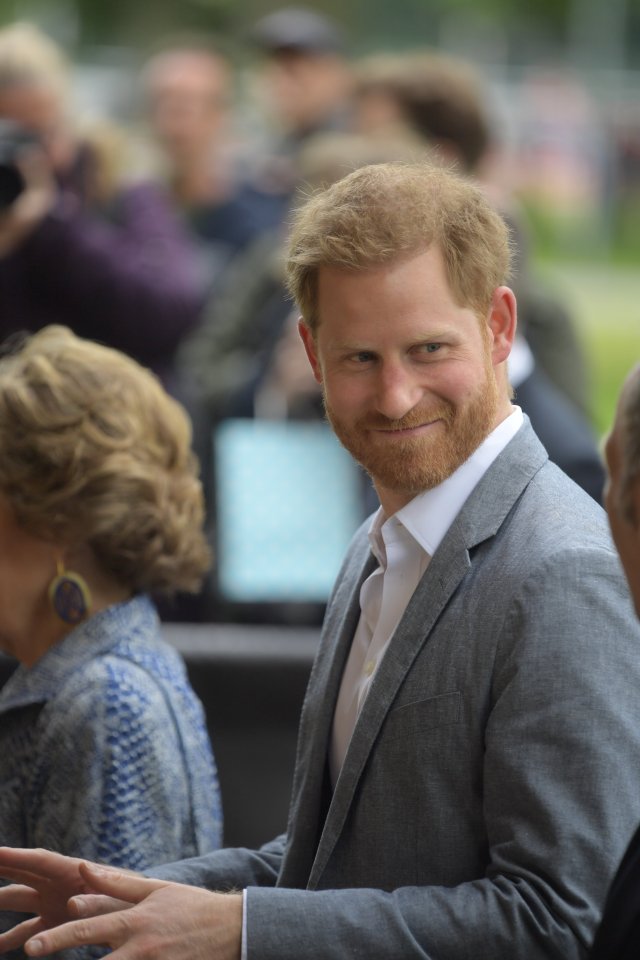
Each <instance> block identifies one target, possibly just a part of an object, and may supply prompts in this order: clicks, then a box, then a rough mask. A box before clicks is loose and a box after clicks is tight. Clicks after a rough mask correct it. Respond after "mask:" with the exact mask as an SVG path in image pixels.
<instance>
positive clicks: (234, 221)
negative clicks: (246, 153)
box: [142, 37, 284, 295]
mask: <svg viewBox="0 0 640 960" xmlns="http://www.w3.org/2000/svg"><path fill="white" fill-rule="evenodd" d="M142 82H143V90H144V97H145V107H146V114H147V117H148V121H149V124H150V127H151V134H152V136H153V138H154V140H155V141H156V143H157V144H158V146H159V147H160V150H161V163H162V165H163V167H164V176H165V180H166V182H167V185H168V188H169V191H170V194H171V197H172V199H173V200H174V202H175V204H176V207H177V209H178V210H179V211H180V212H181V214H182V215H183V216H184V219H185V220H186V222H187V225H188V227H189V230H190V232H191V233H192V235H193V236H195V237H196V238H197V239H198V240H199V241H200V243H199V248H200V251H201V254H202V256H203V259H204V263H205V266H206V271H207V277H208V282H209V288H210V290H211V292H212V293H213V294H214V295H215V292H216V290H217V287H218V285H219V283H220V282H221V280H222V278H223V274H224V271H225V269H226V268H227V266H228V264H229V262H230V261H231V260H232V259H233V257H234V256H235V255H236V254H237V253H239V252H240V251H241V250H243V249H245V248H246V247H247V246H248V245H249V244H250V243H251V241H252V240H253V239H254V238H255V237H256V236H257V235H259V234H261V233H262V232H264V231H265V230H267V229H270V228H272V227H273V226H275V225H276V224H277V223H279V222H280V220H281V218H282V215H283V212H284V209H283V207H284V203H283V200H282V198H281V196H279V195H278V194H273V193H272V194H269V193H267V192H265V191H263V190H260V189H259V188H258V186H257V185H256V184H253V183H252V182H250V180H249V178H248V176H243V173H242V166H243V161H242V158H241V157H238V156H237V155H236V147H235V144H234V143H233V135H234V134H233V96H234V90H233V74H232V67H231V63H230V62H229V59H228V58H227V57H226V56H225V54H223V53H222V52H221V50H218V49H216V48H214V47H213V46H212V45H211V44H210V43H208V42H206V41H205V40H199V39H198V38H195V37H192V38H185V39H184V40H182V41H180V40H177V39H176V40H175V41H172V42H168V43H166V44H165V45H164V46H163V48H162V49H160V50H159V51H158V52H157V53H156V54H155V55H154V56H152V57H151V59H150V60H149V61H148V63H147V65H146V67H145V69H144V71H143V76H142ZM238 168H240V172H239V169H238Z"/></svg>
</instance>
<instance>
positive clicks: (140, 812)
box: [0, 326, 222, 930]
mask: <svg viewBox="0 0 640 960" xmlns="http://www.w3.org/2000/svg"><path fill="white" fill-rule="evenodd" d="M11 339H12V340H14V341H15V342H14V343H9V344H7V345H5V348H4V349H5V352H4V354H3V355H2V356H1V357H0V574H1V575H0V648H1V649H2V650H3V651H4V652H5V653H9V654H11V656H13V657H15V658H17V660H18V661H19V662H20V666H19V667H18V669H17V670H16V671H15V672H14V673H13V675H12V676H11V677H10V679H9V680H8V681H7V683H6V684H5V686H4V687H3V688H2V690H1V691H0V824H1V828H0V839H1V842H2V843H3V844H20V845H23V846H29V847H46V848H48V849H50V850H57V851H59V852H61V853H67V854H70V855H73V856H78V857H90V858H92V859H97V860H99V861H101V862H103V863H110V864H114V865H115V864H117V865H119V866H121V867H127V868H131V869H144V868H145V867H148V866H150V865H151V864H153V863H158V862H160V861H165V860H170V859H172V858H175V857H189V856H195V855H196V854H201V853H204V852H206V851H207V850H211V849H214V848H216V847H218V846H220V844H221V842H222V833H221V829H222V814H221V803H220V794H219V789H218V782H217V774H216V769H215V764H214V760H213V757H212V753H211V747H210V744H209V739H208V735H207V732H206V725H205V718H204V714H203V710H202V706H201V704H200V702H199V700H197V698H196V696H195V694H194V693H193V690H192V689H191V687H190V685H189V682H188V679H187V675H186V671H185V667H184V664H183V662H182V660H181V658H180V657H179V655H178V654H177V652H176V651H175V650H173V648H172V647H170V646H169V645H168V644H166V643H165V642H164V641H163V640H161V638H160V623H159V620H158V616H157V613H156V609H155V606H154V603H153V601H152V599H151V598H150V595H151V594H154V593H156V592H159V593H165V592H168V593H171V592H173V591H176V590H195V589H197V587H198V586H199V584H200V581H201V579H202V577H203V576H204V574H205V571H206V570H207V568H208V566H209V551H208V548H207V545H206V542H205V539H204V537H203V533H202V516H203V505H202V490H201V486H200V482H199V480H198V477H197V467H196V462H195V459H194V457H193V454H192V453H191V449H190V430H189V423H188V420H187V417H186V415H185V414H184V412H183V410H182V409H181V407H180V405H179V404H178V403H177V402H176V401H174V400H173V399H172V398H171V397H169V396H168V395H167V394H166V393H165V391H164V390H163V388H162V386H161V385H160V383H159V381H158V380H157V378H156V377H155V376H154V375H153V374H152V373H151V372H150V371H148V370H144V369H143V368H141V367H140V366H138V364H137V363H136V362H135V361H133V360H132V359H130V358H129V357H126V356H125V355H124V354H122V353H120V352H119V351H115V350H113V349H111V348H108V347H104V346H100V345H98V344H95V343H92V342H90V341H87V340H82V339H80V338H78V337H76V336H75V335H74V334H73V333H72V332H71V331H70V330H69V329H68V328H64V327H60V326H50V327H45V328H43V329H42V330H40V331H39V332H38V333H36V334H33V335H31V336H30V337H28V338H23V339H19V338H18V337H16V336H14V337H13V338H11ZM14 922H15V917H13V918H12V917H11V916H10V915H7V914H1V913H0V928H1V929H3V930H6V929H8V928H9V927H11V926H12V925H13V923H14Z"/></svg>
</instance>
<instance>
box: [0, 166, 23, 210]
mask: <svg viewBox="0 0 640 960" xmlns="http://www.w3.org/2000/svg"><path fill="white" fill-rule="evenodd" d="M23 190H24V178H23V176H22V174H21V173H20V171H19V170H18V168H17V167H15V166H14V165H13V164H10V163H0V210H5V209H6V208H7V207H10V206H11V204H12V203H14V202H15V200H17V198H18V197H19V196H20V194H21V193H22V191H23Z"/></svg>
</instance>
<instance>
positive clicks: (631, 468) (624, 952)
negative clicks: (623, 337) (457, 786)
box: [590, 366, 640, 960]
mask: <svg viewBox="0 0 640 960" xmlns="http://www.w3.org/2000/svg"><path fill="white" fill-rule="evenodd" d="M605 453H606V460H607V472H608V478H607V487H606V496H605V504H606V508H607V513H608V515H609V524H610V526H611V533H612V534H613V539H614V541H615V544H616V547H617V548H618V553H619V554H620V559H621V560H622V565H623V567H624V571H625V574H626V576H627V581H628V583H629V587H630V588H631V593H632V595H633V600H634V604H635V608H636V613H637V615H638V617H640V366H636V367H635V369H634V370H632V372H631V373H630V374H629V376H628V378H627V380H626V382H625V384H624V387H623V389H622V392H621V394H620V399H619V402H618V409H617V412H616V417H615V422H614V425H613V429H612V430H611V433H610V434H609V437H608V438H607V443H606V447H605ZM639 819H640V811H639ZM639 949H640V828H638V830H637V831H636V833H635V835H634V837H633V839H632V840H631V843H630V844H629V847H628V849H627V852H626V854H625V856H624V858H623V860H622V863H621V864H620V868H619V870H618V873H617V874H616V877H615V879H614V881H613V883H612V885H611V889H610V890H609V895H608V897H607V903H606V906H605V910H604V915H603V917H602V923H601V924H600V927H599V928H598V932H597V934H596V939H595V943H594V945H593V950H592V952H591V954H590V960H637V957H638V951H639Z"/></svg>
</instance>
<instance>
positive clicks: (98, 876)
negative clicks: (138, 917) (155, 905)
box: [79, 861, 167, 904]
mask: <svg viewBox="0 0 640 960" xmlns="http://www.w3.org/2000/svg"><path fill="white" fill-rule="evenodd" d="M79 869H80V873H81V875H82V877H83V878H84V880H85V881H86V883H87V884H88V886H89V887H90V889H91V890H93V891H94V893H101V894H105V895H106V896H109V897H114V898H115V899H117V900H126V901H127V903H129V904H131V903H140V901H141V900H144V898H145V897H148V896H149V894H150V893H153V891H154V890H159V889H160V888H161V887H166V886H167V882H166V881H165V880H150V879H149V878H148V877H141V876H140V875H139V874H136V873H130V872H129V871H126V870H117V869H115V868H113V867H103V866H99V865H98V864H95V863H87V862H86V861H83V863H81V864H80V868H79Z"/></svg>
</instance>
